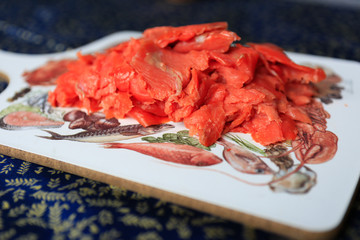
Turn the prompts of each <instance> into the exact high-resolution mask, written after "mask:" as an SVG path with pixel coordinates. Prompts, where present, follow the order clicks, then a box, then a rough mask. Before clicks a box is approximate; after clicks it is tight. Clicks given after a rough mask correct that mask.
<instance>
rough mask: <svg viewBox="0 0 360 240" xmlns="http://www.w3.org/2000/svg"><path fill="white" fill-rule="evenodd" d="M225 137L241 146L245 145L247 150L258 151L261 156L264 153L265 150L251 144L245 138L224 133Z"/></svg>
mask: <svg viewBox="0 0 360 240" xmlns="http://www.w3.org/2000/svg"><path fill="white" fill-rule="evenodd" d="M225 137H227V138H229V139H231V140H232V141H234V142H236V143H237V144H239V145H240V146H242V147H245V148H247V149H248V150H250V151H253V152H256V153H259V154H261V155H263V156H265V155H266V152H265V151H264V150H262V149H261V148H259V147H257V146H255V145H254V144H252V143H251V142H249V141H247V140H245V139H242V138H240V137H238V136H236V135H232V134H226V135H225Z"/></svg>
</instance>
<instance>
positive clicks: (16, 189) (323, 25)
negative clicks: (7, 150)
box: [0, 0, 360, 240]
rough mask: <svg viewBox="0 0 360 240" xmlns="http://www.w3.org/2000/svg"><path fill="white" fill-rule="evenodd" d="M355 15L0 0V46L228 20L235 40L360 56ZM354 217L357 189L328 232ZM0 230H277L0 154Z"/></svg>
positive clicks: (60, 234)
mask: <svg viewBox="0 0 360 240" xmlns="http://www.w3.org/2000/svg"><path fill="white" fill-rule="evenodd" d="M324 2H326V3H327V5H325V4H324ZM339 3H340V4H339ZM359 16H360V3H358V2H357V1H356V0H353V1H351V0H349V1H342V0H339V1H336V0H333V1H325V0H323V1H321V0H318V1H316V2H312V1H303V2H301V1H266V0H253V1H231V0H212V1H205V0H198V1H183V2H181V1H180V0H178V1H175V0H172V1H161V0H154V1H148V0H139V1H137V0H102V1H95V0H91V1H89V0H78V1H70V0H66V1H48V0H43V1H27V0H16V1H10V0H2V1H1V2H0V49H3V50H7V51H13V52H22V53H30V54H37V53H48V52H60V51H64V50H67V49H71V48H75V47H78V46H81V45H84V44H86V43H89V42H91V41H93V40H96V39H98V38H101V37H103V36H105V35H107V34H110V33H113V32H116V31H121V30H138V31H143V30H144V29H146V28H148V27H153V26H159V25H174V26H178V25H186V24H195V23H203V22H214V21H227V22H228V23H229V27H230V29H231V30H233V31H235V32H237V33H238V34H239V35H240V36H241V37H242V38H243V41H244V42H247V41H254V42H264V41H266V42H273V43H275V44H278V45H280V46H282V47H283V48H284V49H286V50H288V51H295V52H303V53H309V54H315V55H322V56H330V57H336V58H344V59H350V60H355V61H360V31H358V29H360V17H359ZM0 61H1V59H0ZM3 87H4V86H3V85H1V87H0V88H3ZM269 207H270V206H269ZM359 227H360V196H359V195H358V194H356V196H355V200H354V203H353V204H352V205H351V207H350V211H349V215H348V216H347V218H346V219H345V222H344V226H343V228H342V229H341V231H340V233H339V236H338V237H337V238H338V239H359V238H360V228H359ZM0 239H29V240H31V239H139V240H140V239H154V240H155V239H246V240H250V239H251V240H253V239H281V237H279V236H277V235H274V234H272V233H267V232H264V231H261V230H257V229H252V228H250V227H247V226H244V225H241V224H238V223H234V222H231V221H228V220H224V219H221V218H218V217H215V216H212V215H208V214H205V213H201V212H197V211H194V210H190V209H188V208H184V207H181V206H178V205H175V204H172V203H168V202H164V201H161V200H159V199H155V198H151V197H148V196H144V195H141V194H139V193H136V192H131V191H128V190H126V189H122V188H119V187H114V186H111V185H108V184H104V183H100V182H97V181H93V180H91V179H88V178H84V177H79V176H75V175H72V174H69V173H66V172H61V171H58V170H56V169H51V168H47V167H43V166H40V165H37V164H34V163H29V162H26V161H23V160H19V159H14V158H11V157H8V156H5V155H0Z"/></svg>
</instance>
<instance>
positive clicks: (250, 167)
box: [217, 138, 274, 174]
mask: <svg viewBox="0 0 360 240" xmlns="http://www.w3.org/2000/svg"><path fill="white" fill-rule="evenodd" d="M217 143H219V144H220V145H222V146H224V151H223V156H224V159H225V160H226V161H227V162H228V163H229V164H230V165H231V166H232V167H233V168H234V169H236V170H238V171H240V172H243V173H250V174H273V173H274V171H273V170H272V169H271V168H270V167H269V166H268V165H266V163H265V162H264V161H262V160H261V159H260V158H259V157H258V156H256V155H255V154H253V153H252V152H250V151H247V150H245V149H243V148H242V147H240V146H238V145H236V144H233V143H231V142H228V141H226V140H225V139H224V138H220V139H219V140H218V142H217Z"/></svg>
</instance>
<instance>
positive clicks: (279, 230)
mask: <svg viewBox="0 0 360 240" xmlns="http://www.w3.org/2000/svg"><path fill="white" fill-rule="evenodd" d="M0 153H1V154H4V155H7V156H10V157H13V158H17V159H20V160H24V161H28V162H32V163H35V164H39V165H41V166H45V167H49V168H53V169H56V170H61V171H64V172H67V173H71V174H74V175H77V176H81V177H85V178H89V179H92V180H96V181H98V182H103V183H106V184H110V185H113V186H117V187H122V188H125V189H128V190H130V191H134V192H138V193H141V194H143V195H145V196H149V197H154V198H158V199H161V200H164V201H167V202H172V203H175V204H178V205H181V206H184V207H187V208H190V209H194V210H196V211H201V212H204V213H208V214H212V215H214V216H218V217H221V218H224V219H227V220H230V221H233V222H237V223H241V224H244V225H246V226H248V227H251V228H254V229H261V230H264V231H268V232H272V233H275V234H278V235H282V236H286V237H289V238H293V239H308V240H312V239H314V240H315V239H316V240H321V239H324V240H325V239H333V238H334V237H336V235H337V234H338V232H339V230H340V228H341V224H340V225H339V226H338V227H336V228H334V229H331V230H329V231H324V232H311V231H306V230H303V229H299V228H295V227H292V226H289V225H286V224H282V223H277V222H273V221H270V220H267V219H264V218H260V217H257V216H253V215H250V214H247V213H243V212H238V211H235V210H232V209H229V208H225V207H221V206H217V205H214V204H211V203H208V202H204V201H200V200H196V199H193V198H190V197H186V196H183V195H179V194H176V193H172V192H168V191H165V190H162V189H159V188H155V187H151V186H147V185H145V184H141V183H137V182H134V181H131V180H127V179H123V178H120V177H116V176H113V175H109V174H105V173H101V172H98V171H95V170H92V169H88V168H85V167H79V166H76V165H73V164H70V163H66V162H63V161H61V160H57V159H53V158H49V157H46V156H42V155H38V154H34V153H30V152H27V151H23V150H20V149H16V148H11V147H8V146H4V145H1V144H0Z"/></svg>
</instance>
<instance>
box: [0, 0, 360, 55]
mask: <svg viewBox="0 0 360 240" xmlns="http://www.w3.org/2000/svg"><path fill="white" fill-rule="evenodd" d="M359 11H360V1H358V0H304V1H302V0H292V1H291V0H274V1H265V0H251V1H242V0H237V1H234V0H207V1H206V0H131V1H130V0H102V1H94V0H77V1H69V0H63V1H54V0H50V1H49V0H44V1H27V0H16V1H9V0H2V1H0V47H1V48H2V49H5V50H8V51H15V52H27V53H43V52H57V51H64V50H66V49H68V48H74V47H77V46H81V45H83V44H86V43H88V42H90V41H93V40H95V39H98V38H100V37H103V36H105V35H107V34H110V33H113V32H116V31H122V30H137V31H143V30H144V29H146V28H149V27H154V26H159V25H173V26H179V25H186V24H196V23H204V22H214V21H227V22H228V23H229V28H230V29H231V30H233V31H235V32H237V33H238V34H239V35H240V36H241V37H242V39H243V40H242V41H243V42H247V41H254V42H273V43H275V44H278V45H280V46H282V47H283V48H284V49H286V50H288V51H295V52H305V53H310V54H315V55H323V56H331V57H337V58H346V59H351V60H360V49H359V42H360V40H359V39H360V31H359V30H358V29H360V20H359Z"/></svg>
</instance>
